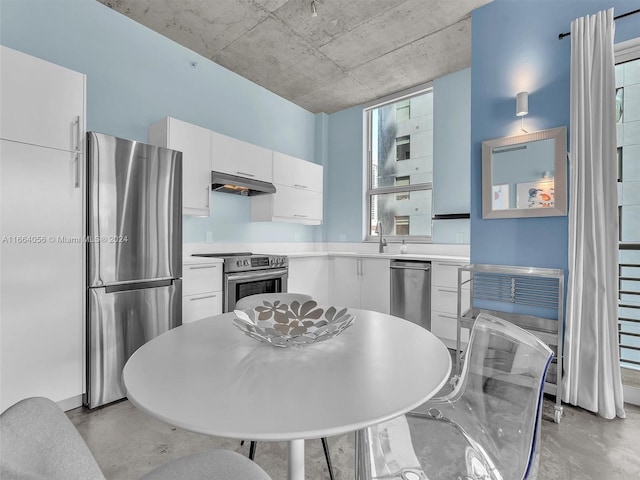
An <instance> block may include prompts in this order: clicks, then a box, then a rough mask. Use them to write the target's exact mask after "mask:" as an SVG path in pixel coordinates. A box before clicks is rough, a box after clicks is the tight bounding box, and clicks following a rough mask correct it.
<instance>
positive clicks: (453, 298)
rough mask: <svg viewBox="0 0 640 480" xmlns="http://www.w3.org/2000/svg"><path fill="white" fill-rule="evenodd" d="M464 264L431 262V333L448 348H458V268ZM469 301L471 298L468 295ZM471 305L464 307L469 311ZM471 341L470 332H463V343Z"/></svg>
mask: <svg viewBox="0 0 640 480" xmlns="http://www.w3.org/2000/svg"><path fill="white" fill-rule="evenodd" d="M463 265H467V264H466V263H463V262H436V261H432V262H431V332H432V333H433V334H434V335H436V336H437V337H439V338H440V340H442V341H443V342H444V344H445V345H446V346H447V347H448V348H456V335H457V322H458V267H462V266H463ZM463 298H466V299H467V301H468V298H469V296H468V295H466V296H464V297H463ZM468 307H469V305H468V304H467V305H463V309H467V308H468ZM468 341H469V332H468V331H465V330H464V329H463V330H462V342H463V343H464V344H466V343H468Z"/></svg>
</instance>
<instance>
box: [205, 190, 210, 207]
mask: <svg viewBox="0 0 640 480" xmlns="http://www.w3.org/2000/svg"><path fill="white" fill-rule="evenodd" d="M205 191H206V192H207V208H211V205H210V204H209V202H211V195H210V193H209V185H207V186H206V187H205Z"/></svg>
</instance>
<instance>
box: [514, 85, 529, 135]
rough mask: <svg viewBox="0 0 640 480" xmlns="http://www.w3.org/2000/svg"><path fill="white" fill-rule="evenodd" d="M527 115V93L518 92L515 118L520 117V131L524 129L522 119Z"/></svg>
mask: <svg viewBox="0 0 640 480" xmlns="http://www.w3.org/2000/svg"><path fill="white" fill-rule="evenodd" d="M528 113H529V92H520V93H518V94H517V95H516V117H520V120H521V129H522V131H523V132H525V133H527V131H526V130H525V129H524V117H525V115H527V114H528Z"/></svg>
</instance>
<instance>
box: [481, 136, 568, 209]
mask: <svg viewBox="0 0 640 480" xmlns="http://www.w3.org/2000/svg"><path fill="white" fill-rule="evenodd" d="M566 169H567V165H566V128H565V127H560V128H554V129H551V130H543V131H541V132H534V133H528V134H525V135H516V136H513V137H507V138H501V139H496V140H487V141H485V142H483V143H482V176H483V180H482V182H483V186H482V190H483V193H482V209H483V218H513V217H540V216H552V215H566Z"/></svg>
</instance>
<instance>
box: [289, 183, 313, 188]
mask: <svg viewBox="0 0 640 480" xmlns="http://www.w3.org/2000/svg"><path fill="white" fill-rule="evenodd" d="M293 186H294V187H298V188H309V187H307V186H306V185H300V184H299V183H294V184H293Z"/></svg>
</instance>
